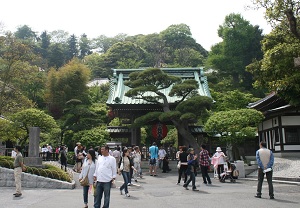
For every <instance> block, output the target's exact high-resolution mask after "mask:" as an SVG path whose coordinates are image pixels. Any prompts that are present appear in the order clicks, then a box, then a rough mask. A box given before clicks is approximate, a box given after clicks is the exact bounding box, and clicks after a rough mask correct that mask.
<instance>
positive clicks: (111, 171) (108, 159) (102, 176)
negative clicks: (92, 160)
mask: <svg viewBox="0 0 300 208" xmlns="http://www.w3.org/2000/svg"><path fill="white" fill-rule="evenodd" d="M101 154H102V156H99V157H98V160H97V163H96V170H95V173H94V181H97V185H96V195H95V196H94V208H100V205H101V200H102V195H103V193H104V205H103V208H109V201H110V189H111V184H112V182H113V181H114V180H115V178H116V175H117V167H116V159H115V158H114V157H113V156H111V155H109V147H108V146H103V147H101Z"/></svg>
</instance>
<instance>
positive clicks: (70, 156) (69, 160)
mask: <svg viewBox="0 0 300 208" xmlns="http://www.w3.org/2000/svg"><path fill="white" fill-rule="evenodd" d="M74 155H75V153H74V152H67V163H68V164H71V165H75V160H74Z"/></svg>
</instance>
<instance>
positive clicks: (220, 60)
mask: <svg viewBox="0 0 300 208" xmlns="http://www.w3.org/2000/svg"><path fill="white" fill-rule="evenodd" d="M218 35H219V37H220V38H222V39H223V41H222V42H220V43H217V44H216V45H214V46H213V47H212V48H211V52H210V53H209V56H208V60H207V65H208V66H210V67H212V68H213V69H215V70H217V72H218V73H220V74H222V75H225V76H227V77H231V78H232V80H233V85H234V87H235V88H236V87H239V86H240V85H241V86H243V87H244V88H246V89H247V90H250V89H252V77H251V75H250V74H249V73H247V72H246V70H245V69H246V66H247V65H248V64H250V63H251V62H252V60H253V59H255V58H256V59H260V58H262V52H261V45H260V41H261V40H262V30H261V29H259V27H258V26H253V25H251V24H250V23H249V21H247V20H245V19H244V18H243V17H242V16H241V15H240V14H234V13H232V14H229V15H227V16H226V17H225V21H224V23H223V25H220V26H219V29H218Z"/></svg>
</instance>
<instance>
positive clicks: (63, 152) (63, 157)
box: [59, 146, 67, 172]
mask: <svg viewBox="0 0 300 208" xmlns="http://www.w3.org/2000/svg"><path fill="white" fill-rule="evenodd" d="M59 154H60V168H61V169H62V170H63V166H65V172H67V153H66V147H65V146H61V147H60V151H59Z"/></svg>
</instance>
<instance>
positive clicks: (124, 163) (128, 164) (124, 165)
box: [118, 149, 137, 197]
mask: <svg viewBox="0 0 300 208" xmlns="http://www.w3.org/2000/svg"><path fill="white" fill-rule="evenodd" d="M130 169H133V170H134V171H135V172H136V171H137V170H136V169H135V168H134V165H133V162H132V160H131V158H130V157H129V151H128V149H124V150H123V154H122V157H121V158H120V161H119V166H118V174H119V175H121V174H122V176H123V179H124V183H123V185H122V186H121V187H120V193H121V195H122V194H123V189H124V190H125V196H126V197H130V195H129V193H128V183H129V179H130V178H129V177H130Z"/></svg>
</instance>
